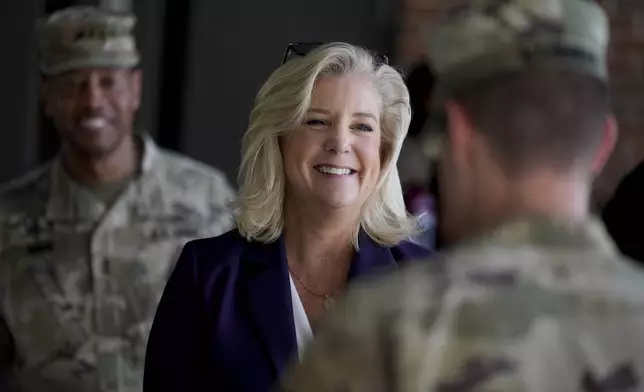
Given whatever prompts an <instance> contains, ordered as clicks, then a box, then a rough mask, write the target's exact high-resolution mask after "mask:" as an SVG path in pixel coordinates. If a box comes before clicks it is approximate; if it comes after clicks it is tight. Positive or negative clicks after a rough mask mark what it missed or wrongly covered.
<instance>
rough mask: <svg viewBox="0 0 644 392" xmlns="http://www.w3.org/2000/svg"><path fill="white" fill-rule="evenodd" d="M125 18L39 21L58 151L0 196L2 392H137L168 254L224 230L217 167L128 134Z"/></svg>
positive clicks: (129, 54)
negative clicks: (7, 390)
mask: <svg viewBox="0 0 644 392" xmlns="http://www.w3.org/2000/svg"><path fill="white" fill-rule="evenodd" d="M134 22H135V21H134V16H132V15H122V14H111V13H108V12H106V11H101V10H98V9H95V8H88V7H78V8H69V9H66V10H63V11H60V12H58V13H55V14H53V15H51V16H50V17H49V18H48V19H47V20H45V21H44V22H43V23H41V24H40V26H39V37H40V50H41V72H42V74H43V79H44V80H43V86H42V88H43V99H44V108H45V111H46V113H47V115H48V116H49V117H51V119H52V120H53V123H54V125H55V127H56V128H57V130H58V131H59V132H60V136H61V139H62V149H61V151H60V154H59V156H58V157H57V158H55V159H54V161H53V162H51V163H49V164H47V165H45V166H44V167H42V168H40V169H38V170H36V171H34V172H32V173H30V174H28V175H26V176H25V177H23V178H21V179H19V180H16V181H14V182H13V183H11V184H8V185H6V186H5V187H4V188H3V190H2V191H1V192H0V224H1V225H0V230H1V234H2V237H1V241H2V242H1V248H0V252H1V253H0V317H1V319H0V329H3V330H2V331H0V364H3V365H4V368H3V369H0V376H2V377H3V378H4V380H5V381H7V378H9V379H10V383H11V389H13V390H19V391H59V390H60V391H92V392H94V391H110V392H111V391H114V392H116V391H118V392H130V391H132V392H134V391H140V390H141V388H142V385H141V384H142V376H143V360H144V354H145V347H146V341H147V336H148V331H149V327H150V325H151V323H152V318H153V316H154V313H155V310H156V306H157V302H158V300H159V298H160V296H161V293H162V290H163V288H164V285H165V282H166V278H167V277H168V276H169V274H170V272H171V271H172V268H173V266H174V262H175V259H176V256H177V255H178V252H179V250H180V249H181V247H182V246H183V244H184V243H185V242H186V241H188V240H190V239H194V238H200V237H206V236H214V235H218V234H221V233H223V232H225V231H227V230H229V229H230V227H231V224H232V217H231V214H230V212H229V211H228V209H227V206H226V203H227V202H228V201H229V200H230V199H232V197H233V191H232V189H231V187H230V186H229V184H228V183H227V181H226V179H225V177H224V176H223V175H222V174H221V173H220V172H219V171H216V170H214V169H211V168H209V167H207V166H205V165H202V164H200V163H197V162H195V161H192V160H190V159H188V158H186V157H182V156H180V155H177V154H174V153H171V152H167V151H163V150H161V149H159V148H158V147H157V146H155V144H154V142H153V141H152V139H151V138H150V137H149V136H147V135H146V134H137V133H135V132H134V130H133V122H134V116H135V112H136V110H137V109H138V107H139V100H140V92H141V72H140V71H139V70H138V69H136V66H137V64H138V62H139V56H138V53H137V49H136V45H135V42H134V38H133V36H132V29H133V27H134Z"/></svg>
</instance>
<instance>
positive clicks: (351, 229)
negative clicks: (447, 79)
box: [144, 43, 428, 392]
mask: <svg viewBox="0 0 644 392" xmlns="http://www.w3.org/2000/svg"><path fill="white" fill-rule="evenodd" d="M283 63H284V64H283V65H282V66H281V67H280V68H278V69H277V70H276V71H275V72H274V73H273V74H272V75H271V76H270V77H269V79H268V81H266V83H265V84H264V86H263V87H262V89H261V90H260V92H259V94H258V95H257V98H256V101H255V106H254V108H253V111H252V113H251V116H250V125H249V128H248V130H247V132H246V134H245V136H244V139H243V143H242V154H243V157H242V165H241V170H240V176H239V178H240V190H239V198H238V200H237V228H236V229H235V230H233V231H231V232H229V233H227V234H224V235H222V236H220V237H216V238H209V239H204V240H198V241H193V242H190V243H188V244H187V245H186V246H185V247H184V249H183V252H182V254H181V257H180V259H179V261H178V263H177V266H176V269H175V270H174V273H173V274H172V276H171V278H170V280H169V282H168V284H167V286H166V288H165V292H164V294H163V298H162V299H161V303H160V305H159V308H158V311H157V314H156V318H155V320H154V324H153V326H152V331H151V333H150V339H149V344H148V350H147V356H146V367H145V382H144V391H146V392H156V391H197V390H204V391H205V390H209V391H230V392H233V391H249V392H250V391H252V392H262V391H267V390H269V389H270V387H271V386H272V385H274V384H275V382H276V381H277V380H278V378H279V377H280V376H281V373H282V370H283V369H284V367H285V365H286V364H287V363H288V362H289V361H290V360H292V359H293V358H294V357H295V358H297V357H296V356H297V355H298V353H299V352H301V350H302V348H303V347H304V345H305V344H306V342H307V341H308V340H309V339H310V338H311V337H312V334H313V331H314V330H315V326H316V324H317V322H318V320H320V318H321V317H323V316H324V313H325V312H326V311H327V310H328V309H330V308H331V307H332V306H333V303H334V301H335V300H336V299H337V298H338V297H339V296H341V294H342V292H343V290H344V289H345V287H346V286H347V284H348V283H350V282H351V281H352V280H353V279H355V278H358V277H364V276H369V275H374V274H377V273H381V272H382V271H384V270H387V269H392V268H396V266H397V265H398V264H399V263H402V262H404V261H406V260H410V259H418V258H422V257H424V256H427V254H428V251H427V250H425V249H423V248H421V247H419V246H417V245H414V244H412V243H410V242H407V241H406V239H408V238H409V237H410V236H411V235H412V234H414V232H415V227H416V224H415V221H414V220H413V218H410V217H409V216H408V214H407V213H406V211H405V206H404V202H403V196H402V192H401V186H400V180H399V178H398V172H397V169H396V160H397V158H398V154H399V153H400V148H401V145H402V142H403V140H404V138H405V135H406V133H407V127H408V126H409V121H410V106H409V94H408V92H407V88H406V87H405V84H404V83H403V80H402V78H401V76H400V75H399V74H398V72H396V70H394V69H393V68H391V67H390V66H389V65H387V63H386V58H385V57H384V56H381V55H374V54H372V53H370V52H369V51H367V50H364V49H361V48H358V47H355V46H352V45H348V44H343V43H336V44H327V45H321V46H315V45H312V44H291V45H289V47H288V49H287V51H286V54H285V58H284V62H283Z"/></svg>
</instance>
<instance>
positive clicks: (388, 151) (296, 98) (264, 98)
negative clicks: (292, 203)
mask: <svg viewBox="0 0 644 392" xmlns="http://www.w3.org/2000/svg"><path fill="white" fill-rule="evenodd" d="M351 73H359V74H362V75H366V76H367V77H369V79H370V80H371V81H373V83H374V86H375V87H376V90H377V91H378V92H379V94H380V98H381V102H382V112H381V119H380V120H381V121H380V124H381V129H382V148H381V150H382V151H381V158H382V166H381V175H380V178H379V181H378V183H377V186H376V188H375V190H374V191H373V193H372V194H371V195H370V196H369V198H368V200H367V201H366V203H365V205H364V207H363V209H362V211H361V218H360V222H359V223H358V225H357V226H356V228H355V231H354V233H353V236H352V239H351V241H352V244H353V245H354V247H355V248H356V249H357V248H358V235H359V232H360V230H361V229H363V230H364V231H365V232H366V233H367V234H368V235H369V236H370V237H371V238H372V239H373V240H374V241H376V242H378V243H380V244H382V245H386V246H392V245H395V244H397V243H399V242H400V241H401V240H404V239H407V238H409V237H410V236H411V235H413V234H414V233H415V231H416V228H417V225H416V219H415V218H413V217H410V216H409V215H408V214H407V211H406V209H405V204H404V200H403V194H402V189H401V185H400V179H399V177H398V169H397V168H396V161H397V159H398V156H399V154H400V149H401V147H402V142H403V140H404V138H405V136H406V134H407V129H408V127H409V121H410V117H411V109H410V104H409V93H408V91H407V88H406V87H405V83H404V81H403V79H402V76H401V75H400V74H399V73H398V72H397V71H396V70H395V69H393V68H392V67H390V66H388V65H376V64H374V61H373V55H372V54H371V53H370V52H369V51H367V50H365V49H362V48H359V47H356V46H353V45H349V44H345V43H333V44H327V45H323V46H321V47H319V48H316V49H315V50H313V51H312V52H310V53H309V54H307V55H306V56H303V57H296V58H294V59H292V60H290V61H288V62H287V63H286V64H284V65H282V66H281V67H280V68H278V69H277V70H276V71H275V72H273V73H272V74H271V75H270V77H269V78H268V80H267V81H266V83H264V86H263V87H262V88H261V90H260V91H259V93H258V95H257V97H256V99H255V105H254V108H253V110H252V112H251V115H250V124H249V126H248V130H247V131H246V133H245V135H244V137H243V140H242V162H241V168H240V172H239V188H240V189H239V195H238V199H237V201H236V209H237V228H238V230H239V231H240V233H241V234H242V235H243V236H244V237H246V238H247V239H249V240H250V239H254V240H257V241H261V242H270V241H274V240H276V239H277V238H279V236H280V235H281V233H282V230H283V226H284V217H283V214H284V196H285V186H286V178H285V173H284V168H283V163H282V156H281V153H280V147H279V140H278V139H279V137H280V136H283V135H287V134H289V133H291V132H294V131H295V130H296V129H297V127H298V125H299V124H301V123H302V121H303V119H304V118H305V116H306V111H307V110H308V108H309V106H310V101H311V94H312V92H313V88H314V85H315V82H316V80H318V78H320V77H322V76H326V75H346V74H351Z"/></svg>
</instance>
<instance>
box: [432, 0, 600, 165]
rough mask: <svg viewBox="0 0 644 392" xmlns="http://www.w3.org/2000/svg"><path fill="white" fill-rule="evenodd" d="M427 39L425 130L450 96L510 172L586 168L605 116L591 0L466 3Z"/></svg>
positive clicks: (597, 20)
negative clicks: (432, 90)
mask: <svg viewBox="0 0 644 392" xmlns="http://www.w3.org/2000/svg"><path fill="white" fill-rule="evenodd" d="M428 38H429V55H430V58H431V63H432V67H433V69H434V71H435V72H436V74H437V78H438V85H437V89H436V95H435V97H434V100H433V103H434V110H435V111H436V115H434V116H432V118H433V119H434V121H437V120H438V121H439V122H437V124H436V127H434V130H433V131H432V132H441V131H444V129H442V130H441V129H438V128H441V127H442V128H446V126H447V124H446V123H445V121H443V122H442V123H440V120H441V119H443V120H446V119H445V104H446V103H447V102H455V103H456V104H458V105H459V106H460V107H461V108H462V110H463V112H464V113H465V115H466V116H467V117H468V119H469V120H470V122H471V123H472V125H473V127H474V128H476V131H477V132H478V133H480V134H481V135H483V136H484V137H485V138H486V140H487V141H488V144H489V147H490V149H491V151H492V154H493V156H494V157H495V159H496V160H497V161H498V163H499V164H500V165H501V166H502V167H503V168H504V169H505V171H506V172H507V173H509V174H510V175H512V174H517V175H518V174H521V172H522V171H523V170H524V169H532V168H534V167H535V166H547V167H550V168H552V169H553V170H559V171H565V170H567V169H570V168H571V167H573V166H574V167H579V166H580V163H582V165H581V166H583V165H586V166H588V167H590V165H591V161H592V160H593V158H594V156H595V155H596V152H597V150H598V148H599V145H600V144H601V141H602V134H603V125H604V123H605V121H606V118H607V115H608V113H609V104H608V89H607V87H606V86H607V83H606V82H607V70H606V48H607V44H608V24H607V19H606V16H605V14H604V12H603V10H602V9H601V8H600V7H599V6H598V5H597V4H595V3H594V2H592V1H590V0H471V1H468V2H465V4H463V5H461V6H458V7H455V8H454V9H452V10H451V11H450V12H449V13H448V14H447V15H446V16H445V18H444V20H443V21H442V22H441V23H440V24H439V25H438V26H437V27H436V28H435V29H434V30H433V31H431V32H430V33H429V36H428ZM447 120H448V119H447ZM448 121H449V120H448Z"/></svg>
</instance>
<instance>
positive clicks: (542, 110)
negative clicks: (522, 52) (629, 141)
mask: <svg viewBox="0 0 644 392" xmlns="http://www.w3.org/2000/svg"><path fill="white" fill-rule="evenodd" d="M452 98H453V99H454V100H455V101H456V102H458V103H459V104H460V105H461V106H462V107H463V108H464V109H465V111H466V113H467V114H468V116H469V118H470V120H471V121H472V122H473V124H474V126H475V127H476V128H477V130H478V131H479V132H481V133H482V134H483V135H484V136H485V137H486V138H487V140H488V142H489V143H490V147H491V149H492V151H493V153H494V154H495V156H496V157H497V158H498V159H499V163H500V164H502V165H503V166H502V167H503V169H504V170H507V172H508V174H517V173H518V172H521V171H522V170H523V169H526V168H532V167H535V166H538V167H543V166H544V165H545V166H547V167H550V168H552V169H554V170H557V171H566V170H569V169H571V168H572V167H573V166H574V165H576V164H578V163H580V162H587V161H589V160H590V159H592V157H593V156H594V154H595V152H596V151H597V149H598V148H599V145H600V143H601V140H602V134H603V124H604V122H605V120H606V116H607V115H608V113H609V111H610V107H609V106H610V105H609V97H608V87H607V85H606V83H605V82H602V81H600V80H598V79H595V78H593V77H591V76H587V75H584V74H581V73H577V72H572V71H561V70H548V71H544V70H531V69H528V70H522V71H517V72H514V73H510V74H505V75H502V76H498V77H494V78H491V79H488V80H485V81H483V82H479V83H478V84H476V85H474V86H469V87H467V88H463V89H461V90H460V91H456V93H455V94H453V95H452Z"/></svg>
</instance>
